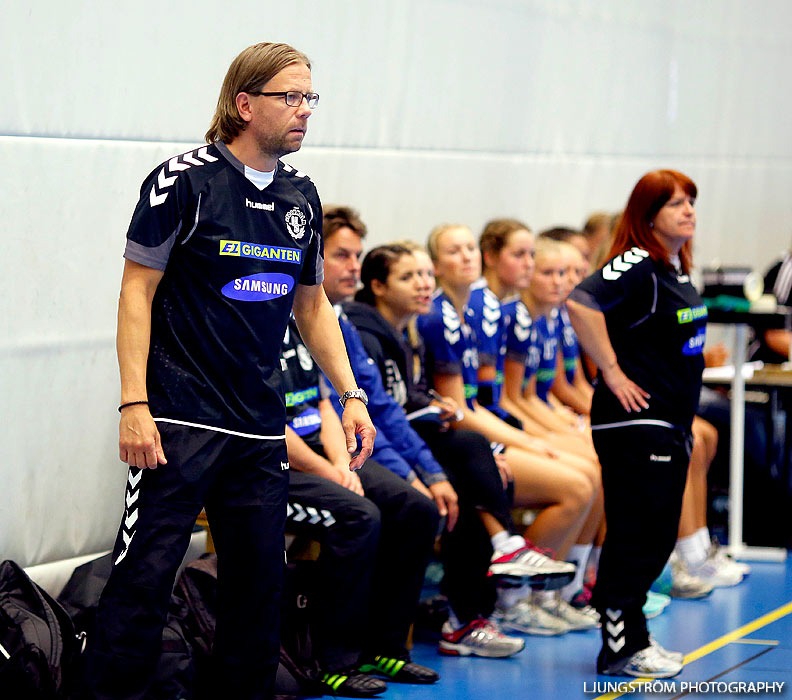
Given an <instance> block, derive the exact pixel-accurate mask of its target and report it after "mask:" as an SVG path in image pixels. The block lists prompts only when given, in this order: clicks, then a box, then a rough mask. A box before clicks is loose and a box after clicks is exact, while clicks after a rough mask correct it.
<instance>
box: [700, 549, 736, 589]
mask: <svg viewBox="0 0 792 700" xmlns="http://www.w3.org/2000/svg"><path fill="white" fill-rule="evenodd" d="M687 570H688V573H689V574H691V575H692V576H695V577H696V578H699V579H701V580H702V581H706V582H707V583H708V584H710V585H711V586H712V587H713V588H728V587H729V586H736V585H737V584H738V583H740V581H742V580H743V575H742V571H740V569H739V567H738V566H737V564H735V563H734V562H733V561H731V560H730V559H729V558H728V557H726V556H725V555H720V556H719V555H718V550H713V549H710V551H709V553H708V555H707V558H706V559H705V560H704V561H702V562H700V563H699V564H695V565H693V566H690V565H688V566H687Z"/></svg>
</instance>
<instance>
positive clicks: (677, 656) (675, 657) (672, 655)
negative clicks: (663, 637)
mask: <svg viewBox="0 0 792 700" xmlns="http://www.w3.org/2000/svg"><path fill="white" fill-rule="evenodd" d="M649 646H652V647H654V648H655V649H657V651H658V652H659V653H661V654H662V655H663V656H665V657H667V658H669V659H671V661H674V662H676V663H678V664H681V663H683V662H684V660H685V655H684V654H683V653H682V652H681V651H669V650H668V649H664V648H663V647H661V646H660V645H659V644H658V643H657V641H655V638H654V637H653V636H652V635H651V634H650V635H649Z"/></svg>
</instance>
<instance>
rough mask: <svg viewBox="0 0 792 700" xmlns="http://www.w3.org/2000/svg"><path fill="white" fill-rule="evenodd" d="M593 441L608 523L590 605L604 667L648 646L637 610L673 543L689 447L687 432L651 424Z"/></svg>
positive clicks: (598, 434)
mask: <svg viewBox="0 0 792 700" xmlns="http://www.w3.org/2000/svg"><path fill="white" fill-rule="evenodd" d="M593 437H594V447H595V449H596V451H597V456H598V457H599V461H600V464H602V484H603V489H604V492H605V519H606V522H607V524H608V530H607V533H606V535H605V542H604V543H603V545H602V555H601V557H600V562H599V571H598V573H597V583H596V586H595V589H594V598H593V602H594V605H595V607H596V608H597V611H598V612H599V613H600V616H601V618H602V640H603V642H602V651H601V652H600V664H601V665H602V664H605V665H607V664H610V663H613V662H614V661H617V660H618V659H621V658H623V657H625V656H630V655H632V654H633V653H635V652H636V651H638V650H640V649H643V648H644V647H646V646H648V645H649V637H648V632H647V629H646V618H645V617H644V615H643V612H642V610H641V608H642V607H643V605H644V603H645V602H646V593H647V591H648V590H649V587H650V586H651V585H652V583H653V582H654V580H655V579H656V578H657V577H658V576H659V575H660V572H661V571H662V570H663V567H664V566H665V563H666V562H667V561H668V557H669V556H670V555H671V552H672V551H673V549H674V544H675V543H676V538H677V530H678V528H679V516H680V513H681V510H682V494H683V493H684V490H685V479H686V477H687V469H688V462H689V460H690V448H691V445H692V443H691V438H690V433H689V432H686V431H683V430H680V429H676V428H667V427H661V426H654V425H629V426H625V427H620V428H611V429H605V430H594V431H593Z"/></svg>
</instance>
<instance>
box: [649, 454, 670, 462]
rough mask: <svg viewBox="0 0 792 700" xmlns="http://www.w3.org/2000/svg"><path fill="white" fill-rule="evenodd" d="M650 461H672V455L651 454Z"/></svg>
mask: <svg viewBox="0 0 792 700" xmlns="http://www.w3.org/2000/svg"><path fill="white" fill-rule="evenodd" d="M649 461H650V462H670V461H671V455H655V454H651V455H649Z"/></svg>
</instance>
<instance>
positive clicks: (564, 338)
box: [553, 306, 580, 384]
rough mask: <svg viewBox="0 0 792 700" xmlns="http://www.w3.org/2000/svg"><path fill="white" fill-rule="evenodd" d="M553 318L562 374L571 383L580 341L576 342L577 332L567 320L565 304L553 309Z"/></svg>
mask: <svg viewBox="0 0 792 700" xmlns="http://www.w3.org/2000/svg"><path fill="white" fill-rule="evenodd" d="M553 319H554V320H555V321H556V328H557V330H558V344H559V346H560V347H561V357H562V359H563V362H564V374H565V375H566V380H567V381H568V382H569V383H570V384H572V382H574V381H575V370H576V369H577V363H578V358H579V357H580V343H578V338H577V334H576V333H575V329H574V328H573V327H572V321H570V320H569V313H568V312H567V310H566V306H561V307H560V308H558V309H553Z"/></svg>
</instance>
